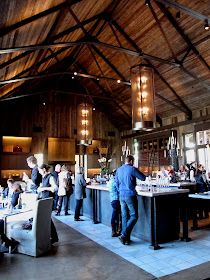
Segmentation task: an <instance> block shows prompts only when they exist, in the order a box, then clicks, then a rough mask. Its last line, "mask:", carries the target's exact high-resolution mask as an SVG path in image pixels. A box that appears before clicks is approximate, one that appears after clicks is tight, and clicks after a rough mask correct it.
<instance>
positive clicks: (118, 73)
mask: <svg viewBox="0 0 210 280" xmlns="http://www.w3.org/2000/svg"><path fill="white" fill-rule="evenodd" d="M68 9H69V12H70V14H71V15H72V17H73V18H74V20H75V21H76V23H77V24H80V20H79V19H78V17H77V16H76V14H75V13H74V12H73V10H72V9H71V8H70V7H68ZM81 30H82V31H83V33H84V35H86V36H87V37H88V38H90V39H91V40H92V37H91V35H90V34H89V32H88V31H87V30H86V29H85V27H84V26H82V25H81ZM92 48H93V50H94V51H95V52H96V53H97V54H98V55H99V56H100V57H101V58H102V59H103V60H104V61H105V62H106V64H107V65H108V66H109V67H110V68H111V69H112V71H113V72H115V73H116V74H117V75H118V76H119V77H120V79H122V80H123V81H125V78H124V76H123V75H122V73H120V71H119V70H118V69H117V68H116V67H115V66H114V64H113V63H111V61H110V60H109V59H108V58H107V57H106V56H105V55H104V54H103V53H102V52H101V51H100V50H99V49H98V48H97V47H96V46H94V45H93V46H92Z"/></svg>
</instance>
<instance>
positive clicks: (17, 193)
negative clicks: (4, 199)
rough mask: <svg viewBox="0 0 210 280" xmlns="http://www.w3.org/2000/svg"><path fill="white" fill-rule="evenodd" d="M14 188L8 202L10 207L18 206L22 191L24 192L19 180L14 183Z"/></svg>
mask: <svg viewBox="0 0 210 280" xmlns="http://www.w3.org/2000/svg"><path fill="white" fill-rule="evenodd" d="M12 189H13V193H12V196H11V198H10V200H9V202H8V208H14V207H16V206H17V205H18V204H19V201H20V199H21V193H23V190H22V188H21V185H20V184H19V183H18V182H14V183H13V185H12ZM19 206H20V205H19Z"/></svg>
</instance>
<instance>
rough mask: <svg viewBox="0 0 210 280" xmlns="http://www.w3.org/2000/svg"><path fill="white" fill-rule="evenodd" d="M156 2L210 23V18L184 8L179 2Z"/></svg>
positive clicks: (165, 0)
mask: <svg viewBox="0 0 210 280" xmlns="http://www.w3.org/2000/svg"><path fill="white" fill-rule="evenodd" d="M156 1H157V2H160V3H162V4H165V5H167V6H169V7H173V8H175V9H177V10H179V11H182V12H183V13H185V14H188V15H190V16H192V17H194V18H197V19H199V20H202V21H204V20H208V21H210V17H209V16H206V15H203V14H201V13H199V12H198V11H195V10H192V9H190V8H189V7H187V6H184V5H182V4H180V3H178V2H175V1H172V0H156Z"/></svg>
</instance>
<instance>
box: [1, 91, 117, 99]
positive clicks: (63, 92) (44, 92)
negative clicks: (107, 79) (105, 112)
mask: <svg viewBox="0 0 210 280" xmlns="http://www.w3.org/2000/svg"><path fill="white" fill-rule="evenodd" d="M52 92H56V93H58V94H67V95H78V96H86V94H85V93H80V92H75V91H72V90H71V91H69V90H68V91H65V90H58V89H56V90H52ZM46 93H49V91H48V90H44V91H38V92H32V93H30V94H21V95H18V96H13V97H6V98H1V99H0V102H5V101H11V100H16V99H20V98H24V97H31V96H35V95H42V94H46ZM91 97H93V98H97V99H103V100H109V101H111V100H112V98H111V97H107V96H101V95H93V94H91Z"/></svg>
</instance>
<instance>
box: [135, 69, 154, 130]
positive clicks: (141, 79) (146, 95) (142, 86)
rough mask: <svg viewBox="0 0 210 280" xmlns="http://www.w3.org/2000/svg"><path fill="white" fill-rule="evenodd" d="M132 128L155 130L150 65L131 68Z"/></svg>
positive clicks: (152, 81)
mask: <svg viewBox="0 0 210 280" xmlns="http://www.w3.org/2000/svg"><path fill="white" fill-rule="evenodd" d="M131 91H132V128H133V130H147V131H149V130H152V129H153V128H155V121H156V113H155V106H154V97H155V90H154V71H153V69H152V67H151V66H150V65H147V64H139V65H136V66H134V67H132V68H131Z"/></svg>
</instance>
